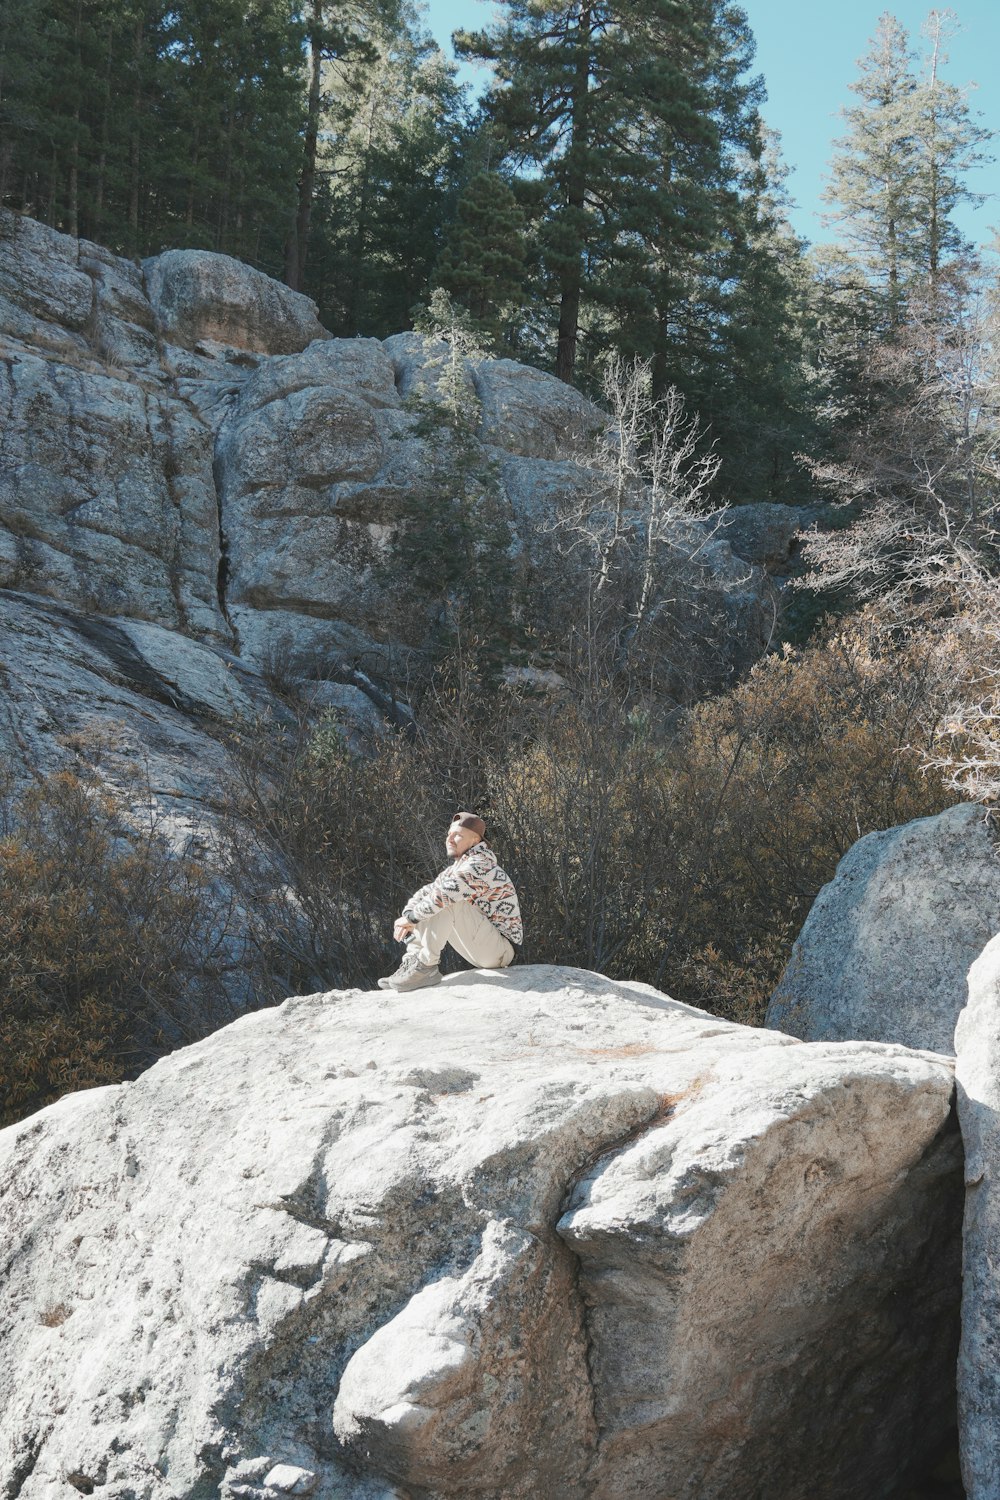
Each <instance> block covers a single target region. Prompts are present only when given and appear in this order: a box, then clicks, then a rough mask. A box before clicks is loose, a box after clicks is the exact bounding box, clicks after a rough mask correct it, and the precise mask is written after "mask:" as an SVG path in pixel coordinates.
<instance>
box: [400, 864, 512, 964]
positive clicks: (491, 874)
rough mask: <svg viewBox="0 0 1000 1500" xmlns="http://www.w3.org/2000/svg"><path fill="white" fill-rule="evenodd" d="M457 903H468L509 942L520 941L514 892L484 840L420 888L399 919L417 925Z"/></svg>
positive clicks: (506, 875)
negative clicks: (402, 917) (486, 918)
mask: <svg viewBox="0 0 1000 1500" xmlns="http://www.w3.org/2000/svg"><path fill="white" fill-rule="evenodd" d="M459 901H471V902H472V904H473V906H475V907H476V908H477V909H478V910H479V911H481V912H482V914H483V916H484V917H488V918H489V920H490V921H491V922H492V923H493V926H494V927H495V928H496V929H497V930H498V932H502V933H503V935H504V937H505V938H507V939H508V941H509V942H512V943H515V944H516V943H521V942H523V941H524V930H523V928H522V926H521V908H520V906H519V905H518V900H517V892H516V891H515V889H514V885H513V882H512V880H511V878H510V876H509V875H508V874H507V873H506V871H505V870H502V869H501V868H500V866H499V865H498V864H497V857H496V855H495V854H494V853H493V850H492V849H491V848H490V846H489V844H487V843H486V841H485V840H484V839H480V841H479V843H478V844H473V846H472V848H471V849H466V851H465V853H464V854H460V855H459V857H458V858H457V859H456V860H455V862H454V864H451V865H449V866H448V868H447V869H446V870H442V871H441V874H440V875H437V876H435V878H434V879H433V880H432V881H431V883H430V885H422V886H421V887H420V889H419V891H416V892H415V893H414V894H413V895H412V896H411V897H410V899H409V901H407V903H406V905H405V906H404V907H403V916H404V917H405V918H406V920H407V921H408V922H419V921H420V920H421V919H422V918H424V917H433V916H436V915H437V913H438V912H439V911H441V909H442V908H443V907H445V906H455V905H456V904H457V903H458V902H459Z"/></svg>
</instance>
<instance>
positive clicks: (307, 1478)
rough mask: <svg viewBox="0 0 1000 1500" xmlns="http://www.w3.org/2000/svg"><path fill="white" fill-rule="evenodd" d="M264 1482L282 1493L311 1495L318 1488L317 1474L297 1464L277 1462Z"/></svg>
mask: <svg viewBox="0 0 1000 1500" xmlns="http://www.w3.org/2000/svg"><path fill="white" fill-rule="evenodd" d="M264 1483H265V1484H267V1485H270V1487H271V1489H272V1490H278V1491H280V1493H281V1494H282V1495H311V1494H312V1492H313V1490H314V1489H315V1488H316V1475H315V1474H314V1473H313V1472H312V1470H311V1469H300V1468H299V1467H298V1465H297V1464H275V1466H274V1468H273V1469H272V1470H271V1471H270V1473H269V1474H268V1475H267V1477H266V1479H265V1480H264Z"/></svg>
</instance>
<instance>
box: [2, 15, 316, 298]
mask: <svg viewBox="0 0 1000 1500" xmlns="http://www.w3.org/2000/svg"><path fill="white" fill-rule="evenodd" d="M4 9H5V16H6V15H8V14H9V12H8V11H7V8H6V7H5V8H4ZM30 10H31V19H30V24H29V25H27V26H23V27H22V26H20V25H18V24H17V17H16V15H15V16H14V17H13V24H9V25H8V24H6V22H5V23H4V25H3V30H2V31H0V47H2V49H3V58H2V62H0V70H2V72H3V76H4V79H5V80H9V84H8V82H6V81H5V84H4V90H5V106H6V109H7V111H8V118H9V117H10V115H13V128H12V129H11V131H10V134H9V135H8V134H6V132H5V146H4V158H5V165H4V169H3V176H4V186H5V193H6V200H7V202H8V203H10V204H13V205H14V206H15V207H17V208H20V209H22V210H24V211H25V212H28V213H31V214H33V215H34V216H35V217H37V218H40V219H42V220H44V221H45V222H46V223H48V224H52V225H54V226H55V227H56V228H59V229H63V230H65V231H67V232H68V233H70V234H73V235H76V234H80V235H85V236H87V237H90V238H93V239H97V240H100V241H101V242H102V243H104V244H107V245H109V246H110V247H111V248H112V249H116V250H121V251H124V252H126V253H128V254H133V255H134V254H149V253H153V252H155V251H158V250H160V249H162V248H165V247H167V246H173V245H192V246H199V247H206V248H210V249H217V250H225V251H228V252H230V253H232V254H235V255H240V256H243V257H245V258H246V259H248V260H251V261H254V262H255V263H257V264H259V265H262V266H264V267H265V268H266V269H268V270H272V271H274V272H279V273H280V269H281V246H282V241H283V238H284V233H285V226H286V224H287V222H288V219H289V216H290V212H291V208H292V203H293V201H294V199H293V193H294V164H295V155H296V131H297V128H298V123H299V108H300V100H301V85H300V79H299V72H298V69H299V61H300V57H301V40H302V31H301V26H300V23H299V20H298V16H297V12H296V9H295V5H294V0H183V3H181V4H180V5H168V4H166V3H164V0H111V3H108V4H102V5H97V4H95V3H94V0H36V3H34V4H33V5H32V6H31V7H30ZM8 87H9V90H10V92H9V95H8V94H7V89H8Z"/></svg>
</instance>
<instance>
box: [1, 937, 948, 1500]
mask: <svg viewBox="0 0 1000 1500" xmlns="http://www.w3.org/2000/svg"><path fill="white" fill-rule="evenodd" d="M951 1099H952V1076H951V1068H950V1065H949V1063H948V1062H947V1060H946V1059H943V1058H939V1057H934V1056H930V1055H921V1054H917V1053H914V1052H909V1051H906V1050H905V1049H902V1048H899V1047H892V1046H880V1045H875V1044H853V1045H846V1046H845V1045H832V1044H821V1045H803V1044H800V1043H797V1042H795V1041H793V1040H792V1039H790V1038H788V1037H784V1036H780V1035H778V1034H777V1033H773V1032H771V1033H769V1032H764V1031H753V1030H749V1029H746V1028H743V1027H739V1026H734V1025H730V1024H727V1023H724V1022H721V1021H719V1020H718V1019H716V1018H714V1017H711V1016H708V1015H705V1014H704V1013H702V1012H700V1011H695V1010H692V1009H691V1008H689V1007H687V1006H684V1005H680V1004H677V1003H675V1002H673V1001H671V1000H669V999H667V998H666V997H665V996H662V995H659V994H657V993H656V992H655V991H653V990H651V989H649V988H648V987H646V986H643V985H637V984H616V983H612V982H610V981H608V980H606V979H603V978H601V977H600V976H598V975H595V974H590V973H586V972H583V971H580V970H573V969H545V968H517V967H515V968H513V969H510V970H507V971H504V972H497V973H478V974H471V975H470V974H457V975H453V976H451V977H450V978H448V979H446V980H445V981H444V983H443V984H442V985H441V986H440V988H438V989H434V990H429V991H425V992H423V993H421V994H419V995H403V996H397V995H394V994H391V993H381V992H380V993H376V994H362V993H359V992H356V991H348V992H344V993H334V994H330V995H313V996H309V997H305V998H300V999H295V1000H290V1001H288V1002H286V1003H285V1004H284V1005H283V1006H281V1007H280V1008H277V1009H274V1010H269V1011H263V1012H258V1013H256V1014H253V1015H250V1016H247V1017H245V1018H244V1019H242V1020H240V1021H238V1022H236V1023H235V1024H233V1025H231V1026H230V1027H228V1028H226V1029H225V1030H223V1031H221V1032H218V1033H216V1035H214V1036H213V1037H211V1038H210V1039H208V1040H207V1041H204V1042H202V1043H199V1044H198V1045H196V1046H193V1047H189V1048H186V1049H184V1050H182V1051H179V1052H176V1053H174V1054H173V1055H172V1056H170V1057H168V1058H165V1059H164V1060H162V1061H161V1062H159V1063H158V1064H156V1066H155V1067H153V1068H152V1069H151V1070H150V1071H149V1072H148V1073H146V1074H145V1075H144V1076H143V1077H141V1078H140V1079H139V1080H138V1081H137V1082H136V1083H133V1084H125V1085H121V1086H119V1087H114V1088H106V1089H97V1090H94V1091H92V1092H89V1093H82V1094H75V1095H70V1096H67V1097H66V1098H64V1099H62V1100H61V1101H60V1102H59V1103H58V1104H56V1105H54V1106H51V1107H50V1108H49V1109H46V1110H44V1111H42V1112H41V1113H40V1114H38V1115H37V1116H35V1117H33V1118H32V1119H29V1120H26V1121H24V1122H23V1123H22V1124H21V1125H19V1126H15V1127H11V1128H10V1129H9V1130H7V1131H6V1132H4V1133H3V1134H2V1135H0V1226H2V1235H3V1242H4V1244H5V1246H6V1247H7V1253H6V1256H5V1260H6V1271H5V1275H4V1279H3V1282H2V1284H0V1337H2V1339H3V1348H4V1360H3V1362H2V1365H0V1470H2V1472H3V1473H4V1474H5V1475H6V1476H14V1493H15V1494H16V1495H17V1496H18V1500H43V1497H44V1500H51V1497H52V1496H53V1495H55V1494H61V1493H62V1491H63V1489H64V1488H66V1487H67V1486H71V1487H74V1488H75V1489H76V1490H77V1491H82V1492H85V1493H91V1492H94V1493H98V1492H99V1493H100V1494H101V1495H102V1496H103V1497H106V1500H147V1497H148V1500H152V1497H158V1500H166V1497H167V1496H170V1497H171V1500H196V1497H201V1496H208V1495H209V1494H212V1495H215V1494H218V1495H220V1496H222V1497H232V1500H235V1497H237V1496H241V1497H244V1500H274V1497H275V1496H277V1495H280V1494H282V1493H306V1492H308V1491H311V1492H312V1493H314V1494H315V1495H316V1496H319V1497H323V1500H334V1497H340V1500H347V1497H351V1500H366V1497H367V1500H376V1497H384V1500H388V1497H389V1496H396V1497H398V1500H402V1497H405V1496H413V1495H415V1494H419V1495H421V1496H423V1497H425V1500H436V1497H445V1496H453V1497H456V1500H457V1497H463V1500H467V1497H469V1496H471V1495H477V1496H480V1497H483V1500H529V1497H530V1500H585V1497H587V1500H590V1497H593V1500H598V1497H599V1500H622V1497H624V1496H627V1495H635V1496H640V1495H641V1496H643V1497H644V1500H677V1497H679V1496H681V1495H691V1496H695V1495H696V1496H698V1497H699V1500H723V1497H724V1500H756V1497H759V1496H762V1495H766V1496H767V1497H768V1500H835V1497H836V1500H848V1497H850V1500H856V1497H857V1496H859V1495H864V1496H865V1497H866V1500H880V1497H889V1496H892V1495H895V1494H896V1493H897V1491H898V1488H899V1486H900V1485H901V1484H902V1483H903V1482H904V1481H905V1480H906V1478H907V1477H908V1475H910V1474H911V1473H912V1472H913V1470H914V1468H915V1467H916V1468H918V1469H919V1465H920V1463H921V1461H922V1459H923V1458H924V1456H925V1455H926V1453H927V1452H928V1451H930V1450H932V1449H933V1448H934V1447H935V1445H936V1444H937V1442H938V1440H939V1438H940V1436H941V1434H942V1432H943V1431H944V1430H945V1429H946V1427H947V1424H948V1421H949V1413H950V1411H951V1408H952V1403H953V1397H954V1349H955V1343H956V1338H957V1324H956V1299H957V1257H958V1243H957V1229H958V1218H959V1215H958V1212H957V1201H958V1198H959V1196H960V1192H961V1171H960V1164H959V1151H958V1143H957V1137H956V1133H955V1130H954V1126H953V1124H952V1121H951ZM9 1485H10V1479H9V1478H8V1486H9ZM67 1492H69V1491H68V1490H67Z"/></svg>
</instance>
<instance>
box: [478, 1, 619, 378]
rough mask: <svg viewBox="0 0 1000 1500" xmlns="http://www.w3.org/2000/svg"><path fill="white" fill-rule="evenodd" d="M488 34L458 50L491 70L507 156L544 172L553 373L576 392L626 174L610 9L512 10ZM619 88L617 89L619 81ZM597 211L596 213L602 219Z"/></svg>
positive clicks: (528, 6) (512, 4)
mask: <svg viewBox="0 0 1000 1500" xmlns="http://www.w3.org/2000/svg"><path fill="white" fill-rule="evenodd" d="M505 3H506V10H507V19H506V20H505V21H504V22H502V23H500V24H498V25H497V26H495V27H494V28H493V29H492V30H490V31H484V32H478V33H469V32H456V34H455V46H456V49H457V50H458V51H459V52H460V53H462V54H464V55H466V56H471V57H478V58H482V59H484V60H487V61H490V62H492V63H493V64H494V67H495V77H496V83H495V85H494V88H493V89H492V90H491V92H490V95H489V98H488V100H487V110H488V112H489V114H490V116H491V118H492V119H493V121H494V122H495V124H496V127H497V129H498V132H499V133H500V134H501V135H502V136H503V137H505V139H506V143H507V148H508V151H509V153H510V156H511V158H512V159H513V160H515V161H520V162H521V163H528V162H531V163H533V164H535V166H536V167H537V168H539V169H540V171H541V176H542V185H543V190H544V194H545V213H544V216H543V218H542V220H541V223H540V226H539V234H540V239H541V250H542V257H543V261H544V265H545V269H546V272H547V275H548V277H549V278H550V279H551V282H552V284H553V287H554V292H555V300H556V303H557V307H558V328H557V333H556V355H555V370H556V374H557V375H558V376H559V377H560V379H562V380H566V381H569V382H572V380H573V378H574V373H575V370H576V364H577V341H578V337H579V330H580V320H581V313H582V308H583V302H584V296H585V289H586V280H587V269H588V261H589V260H590V259H591V258H592V257H593V256H594V255H595V254H599V241H600V239H601V238H602V235H603V226H602V223H601V216H600V212H599V206H600V205H602V204H603V205H605V206H609V205H610V204H611V202H612V200H613V196H614V189H615V186H616V184H617V183H618V182H619V181H620V180H621V178H622V176H623V174H624V163H623V161H622V159H621V150H622V145H623V144H624V142H623V139H621V138H616V134H615V128H616V126H617V127H621V126H622V124H623V119H622V116H623V109H622V105H623V99H622V96H621V91H620V90H618V91H617V92H616V89H615V87H614V86H613V83H612V82H611V78H610V68H609V61H610V59H609V47H610V40H611V34H612V31H613V27H614V24H615V22H614V11H613V5H612V3H610V0H544V3H537V0H505ZM619 82H620V80H619ZM595 210H598V211H595Z"/></svg>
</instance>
